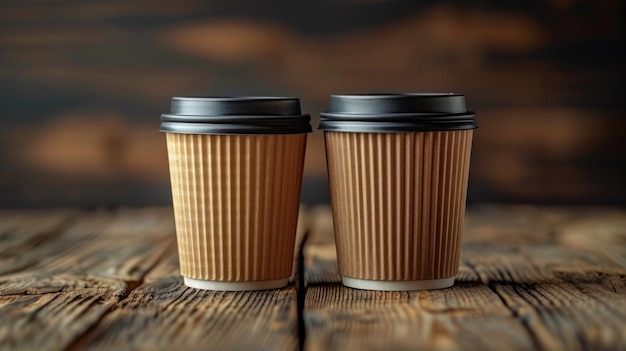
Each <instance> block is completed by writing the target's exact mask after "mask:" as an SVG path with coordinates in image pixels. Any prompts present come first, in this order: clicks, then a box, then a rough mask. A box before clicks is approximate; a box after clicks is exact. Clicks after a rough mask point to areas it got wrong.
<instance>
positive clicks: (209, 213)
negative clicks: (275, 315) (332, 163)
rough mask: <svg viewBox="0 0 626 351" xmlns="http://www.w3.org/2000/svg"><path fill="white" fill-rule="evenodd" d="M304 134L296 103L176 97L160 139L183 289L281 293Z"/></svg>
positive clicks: (288, 266)
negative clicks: (166, 164) (278, 290)
mask: <svg viewBox="0 0 626 351" xmlns="http://www.w3.org/2000/svg"><path fill="white" fill-rule="evenodd" d="M310 130H311V129H310V125H309V117H308V116H306V115H300V108H299V102H298V100H297V99H289V98H174V99H173V102H172V112H171V113H170V114H164V115H163V116H162V124H161V131H164V132H166V136H167V148H168V158H169V168H170V177H171V185H172V197H173V204H174V215H175V222H176V234H177V239H178V251H179V257H180V269H181V274H182V275H183V277H184V281H185V284H186V285H188V286H190V287H194V288H200V289H210V290H260V289H272V288H278V287H282V286H285V285H287V283H288V279H289V276H290V275H291V272H292V268H293V258H294V243H295V235H296V226H297V218H298V208H299V203H300V187H301V184H302V171H303V164H304V153H305V146H306V136H307V135H306V133H307V132H309V131H310Z"/></svg>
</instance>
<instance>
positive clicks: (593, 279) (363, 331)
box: [303, 206, 626, 350]
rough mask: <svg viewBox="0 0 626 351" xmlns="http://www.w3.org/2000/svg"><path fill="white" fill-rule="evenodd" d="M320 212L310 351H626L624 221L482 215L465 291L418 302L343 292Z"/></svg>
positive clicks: (492, 210)
mask: <svg viewBox="0 0 626 351" xmlns="http://www.w3.org/2000/svg"><path fill="white" fill-rule="evenodd" d="M312 213H313V216H314V217H313V218H314V219H313V220H312V221H313V223H314V225H313V228H312V229H311V238H309V240H308V245H307V246H306V247H305V250H304V253H305V269H306V274H305V279H306V281H307V284H308V288H307V293H306V298H305V306H304V311H303V315H304V317H303V318H304V323H305V326H306V346H307V347H308V348H309V349H313V350H318V349H320V350H321V349H324V350H326V349H330V350H332V349H355V350H357V349H358V350H366V349H425V350H432V349H482V350H502V349H525V350H531V349H537V348H539V349H546V350H548V349H549V350H583V349H607V350H614V349H624V348H626V339H625V337H624V333H623V330H626V312H624V311H626V272H625V271H624V268H623V266H622V258H623V257H626V255H625V251H624V250H625V249H626V246H625V245H624V241H623V240H626V232H624V231H623V228H625V227H626V226H624V225H623V224H622V223H624V220H626V214H625V213H624V212H622V211H616V210H604V209H601V210H598V209H541V208H536V207H526V206H521V207H520V206H516V207H506V206H505V207H493V206H485V207H482V208H479V209H476V210H474V211H472V212H471V213H470V214H469V216H468V220H467V221H466V230H465V233H464V246H463V254H462V263H461V271H460V274H459V277H458V278H457V283H456V285H455V286H454V287H453V288H450V289H444V290H438V291H427V292H408V293H399V292H371V291H359V290H354V289H349V288H345V287H342V286H341V285H340V284H338V282H339V275H338V273H337V268H336V264H335V259H336V258H335V252H334V246H333V244H332V224H331V223H332V220H331V218H330V212H329V210H328V209H326V208H321V209H315V210H314V211H313V212H312ZM607 213H609V214H608V215H607ZM607 222H608V223H607ZM573 223H578V224H573ZM602 223H604V224H603V225H602ZM593 228H603V229H597V230H595V231H594V230H593ZM620 228H622V229H621V230H620ZM599 231H602V233H601V234H595V233H596V232H599ZM597 240H601V241H602V242H603V244H599V243H597Z"/></svg>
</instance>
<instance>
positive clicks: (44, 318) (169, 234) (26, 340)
mask: <svg viewBox="0 0 626 351" xmlns="http://www.w3.org/2000/svg"><path fill="white" fill-rule="evenodd" d="M171 213H172V211H171V209H164V208H152V209H120V210H115V211H95V212H90V213H84V214H83V215H81V216H80V217H77V218H75V220H73V222H71V223H70V224H69V225H67V226H65V227H63V228H62V229H61V230H59V231H58V232H54V233H53V237H51V238H43V239H42V240H39V239H38V240H37V241H36V242H34V241H32V240H25V241H24V240H19V239H17V240H13V241H12V243H13V244H12V246H13V247H20V248H22V249H20V250H18V251H17V252H16V253H15V254H13V255H9V254H6V255H5V257H7V259H6V260H5V261H3V264H4V265H3V266H2V271H3V272H5V273H4V274H1V275H0V349H11V350H12V349H17V350H39V349H42V350H62V349H65V348H67V347H68V346H70V345H71V344H72V343H74V341H75V340H76V339H77V338H79V337H80V336H81V335H83V334H85V333H86V332H87V331H88V330H89V329H90V328H91V327H92V326H93V325H94V324H95V323H97V322H98V321H99V320H100V319H101V318H102V317H103V316H104V315H105V314H106V313H108V311H110V309H111V308H113V307H114V306H115V304H116V303H117V302H118V301H120V300H122V299H123V298H124V297H125V296H126V295H127V294H128V293H129V292H130V291H131V290H132V289H133V288H134V287H135V286H136V285H137V284H140V283H141V281H142V280H143V277H144V275H145V274H146V273H147V272H148V271H149V270H150V269H151V268H152V267H153V266H154V265H155V264H156V263H157V262H158V260H159V259H160V258H161V256H162V255H163V254H164V252H165V251H166V250H167V249H168V248H169V247H170V246H171V245H172V244H173V239H174V231H173V221H172V218H171V217H172V214H171ZM16 214H17V215H18V217H19V216H23V217H24V218H23V219H26V220H27V219H28V216H29V215H30V212H28V214H20V213H16ZM58 217H59V216H58V215H57V214H56V212H51V213H50V214H48V215H45V214H44V215H43V216H42V218H55V220H56V218H58ZM13 220H15V219H13ZM31 220H32V221H33V222H37V219H36V218H31ZM55 220H53V219H49V220H48V221H49V222H51V223H55V224H59V223H61V222H63V221H61V220H56V222H55ZM20 221H21V220H20ZM7 223H9V224H7ZM42 223H43V222H42ZM3 226H4V228H18V227H19V226H18V227H16V226H15V225H13V224H11V223H10V221H8V222H4V224H3ZM52 227H54V226H52ZM19 228H29V227H28V226H27V225H22V227H19ZM32 228H38V227H36V226H35V227H32ZM22 230H24V229H22ZM32 231H33V232H35V230H34V229H32ZM7 232H10V231H7ZM45 232H46V231H43V232H42V233H43V234H42V235H44V236H45ZM34 236H39V234H34Z"/></svg>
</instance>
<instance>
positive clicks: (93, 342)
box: [75, 210, 306, 350]
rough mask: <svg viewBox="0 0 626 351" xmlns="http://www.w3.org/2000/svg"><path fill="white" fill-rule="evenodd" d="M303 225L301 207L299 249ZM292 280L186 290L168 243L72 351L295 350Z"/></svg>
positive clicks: (295, 298)
mask: <svg viewBox="0 0 626 351" xmlns="http://www.w3.org/2000/svg"><path fill="white" fill-rule="evenodd" d="M305 229H306V214H305V211H304V210H302V211H300V216H299V221H298V230H297V233H298V235H297V239H296V245H297V246H298V247H299V245H300V243H301V242H302V240H303V238H304V234H305ZM295 273H296V274H295V275H297V274H298V272H295ZM295 275H294V276H295ZM297 281H298V279H297V278H294V279H293V280H292V283H291V284H290V285H289V286H288V287H286V288H283V289H278V290H267V291H251V292H216V291H203V290H197V289H191V288H187V287H186V286H184V284H183V282H182V278H181V277H180V274H179V264H178V255H177V250H176V247H175V246H174V245H171V246H170V247H169V251H168V252H167V254H166V255H164V257H163V259H162V260H161V261H160V262H159V263H158V264H157V265H156V266H155V267H154V268H153V269H152V270H151V271H150V272H149V273H148V274H147V275H146V277H145V282H144V283H143V284H142V285H140V286H138V287H137V288H136V289H135V290H133V291H132V292H131V293H130V295H129V296H128V297H127V298H126V299H125V300H123V301H122V302H121V303H119V304H117V305H116V306H115V308H114V309H113V310H112V311H111V312H110V313H109V314H108V315H107V316H106V317H105V318H103V319H102V321H100V323H98V324H97V325H96V326H95V327H94V328H93V329H92V330H91V331H90V333H89V334H88V335H86V336H85V337H84V338H83V339H81V340H79V341H78V343H77V344H76V345H75V349H87V350H92V349H93V350H111V349H116V350H134V349H138V348H141V349H147V350H170V349H174V348H176V349H184V350H200V349H212V350H252V349H254V350H296V349H298V346H299V342H300V340H299V331H298V291H297V287H296V283H297Z"/></svg>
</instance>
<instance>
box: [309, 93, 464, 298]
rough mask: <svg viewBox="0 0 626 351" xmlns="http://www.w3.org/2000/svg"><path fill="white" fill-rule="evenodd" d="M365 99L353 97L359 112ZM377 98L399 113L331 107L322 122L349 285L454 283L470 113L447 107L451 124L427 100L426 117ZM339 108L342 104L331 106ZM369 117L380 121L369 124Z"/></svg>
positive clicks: (416, 286)
mask: <svg viewBox="0 0 626 351" xmlns="http://www.w3.org/2000/svg"><path fill="white" fill-rule="evenodd" d="M405 96H406V99H407V100H415V99H418V97H416V95H414V94H412V95H405ZM418 96H421V95H418ZM443 96H444V98H445V97H446V96H457V95H447V94H446V95H443ZM431 97H432V95H430V94H429V95H426V99H429V98H431ZM360 98H362V97H361V96H356V97H355V98H353V99H352V101H348V102H350V103H351V104H352V105H351V106H350V107H351V108H355V106H354V104H355V102H354V100H355V99H356V100H357V101H356V105H357V106H356V109H357V110H358V108H359V106H358V103H359V101H358V99H360ZM402 98H403V96H402V95H401V96H400V99H402ZM346 99H348V100H349V99H350V97H348V98H346ZM371 99H372V97H371V98H370V100H371ZM373 99H381V100H383V103H388V104H390V105H388V106H386V107H383V109H391V110H393V109H395V111H393V113H389V114H388V115H387V116H383V115H382V114H383V112H384V111H374V112H371V109H374V110H375V109H376V106H374V107H370V110H369V111H370V113H369V114H368V113H366V111H363V110H359V111H357V112H353V113H352V115H350V116H348V117H347V118H344V119H341V118H342V117H344V116H345V115H344V112H343V111H342V112H336V111H333V112H329V113H326V114H325V115H323V116H324V117H326V118H325V119H323V121H322V126H321V128H322V129H325V140H326V154H327V160H328V173H329V182H330V188H331V201H332V208H333V220H334V228H335V240H336V244H337V257H338V264H339V272H340V274H341V276H342V281H343V284H344V285H346V286H349V287H354V288H360V289H371V290H422V289H440V288H445V287H449V286H452V285H453V284H454V278H455V276H456V275H457V273H458V267H459V257H460V239H461V230H462V225H463V217H464V213H465V201H466V194H467V180H468V173H469V162H470V152H471V144H472V135H473V130H472V129H473V128H475V122H474V121H473V113H469V112H466V113H465V115H463V113H459V112H458V111H455V112H445V111H444V112H442V113H440V114H438V115H437V118H441V119H440V120H445V121H446V122H445V124H442V125H440V124H437V122H436V121H437V120H433V117H430V116H432V109H433V107H432V106H431V108H430V109H428V106H427V107H423V106H422V107H421V108H422V109H426V110H427V111H429V112H428V113H423V112H419V111H418V112H416V111H414V110H413V111H411V110H410V109H409V108H406V106H404V108H402V107H403V106H400V107H401V108H399V107H398V106H397V104H396V105H394V104H393V103H389V101H388V100H387V99H385V98H384V96H382V97H381V96H374V97H373ZM370 100H368V101H367V102H366V103H371V101H370ZM426 102H427V103H428V101H426ZM435 102H437V103H440V104H441V102H439V101H435ZM340 103H341V101H340ZM410 103H413V104H416V105H419V103H420V101H417V103H416V102H415V101H410ZM463 105H464V103H463ZM443 106H444V110H445V103H444V104H443ZM331 107H333V104H332V103H331ZM334 107H335V108H336V109H341V108H343V107H345V105H341V106H339V107H337V102H335V105H334ZM409 107H410V106H409ZM418 107H419V106H418ZM416 108H417V107H415V106H413V109H416ZM438 108H442V107H441V106H440V107H438ZM463 109H464V106H463ZM403 110H404V111H403ZM407 110H408V111H407ZM398 111H403V112H398ZM411 112H413V113H414V114H413V116H410V113H411ZM356 113H358V114H360V116H361V117H359V118H360V120H357V119H356V118H358V117H357V115H356ZM442 114H445V115H448V117H449V115H451V114H455V115H456V119H454V118H448V119H445V118H442V117H444V116H443V115H442ZM329 115H330V116H329ZM371 115H374V116H376V117H375V118H372V119H369V120H368V119H367V118H368V117H369V116H371ZM398 115H400V116H398ZM469 115H471V117H468V116H469ZM426 118H430V119H429V120H427V121H426V122H428V123H426V124H425V121H424V119H426ZM428 129H431V130H428ZM437 129H443V130H437ZM348 130H353V131H348ZM381 130H382V131H384V132H376V131H381Z"/></svg>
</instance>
